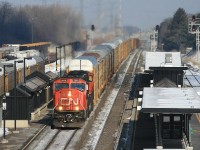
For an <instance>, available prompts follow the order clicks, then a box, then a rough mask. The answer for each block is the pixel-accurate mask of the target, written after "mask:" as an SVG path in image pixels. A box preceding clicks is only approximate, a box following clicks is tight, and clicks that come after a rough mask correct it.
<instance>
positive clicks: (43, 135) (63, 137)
mask: <svg viewBox="0 0 200 150" xmlns="http://www.w3.org/2000/svg"><path fill="white" fill-rule="evenodd" d="M76 132H77V130H60V129H54V130H52V129H51V128H50V126H49V125H44V126H43V127H42V128H41V129H40V130H38V131H37V133H36V134H35V135H34V136H33V137H32V138H31V139H29V140H28V141H27V143H26V144H24V145H23V146H22V147H21V149H22V150H29V149H37V150H55V149H59V150H65V149H67V147H68V145H69V144H70V142H71V140H72V139H73V137H74V136H75V133H76Z"/></svg>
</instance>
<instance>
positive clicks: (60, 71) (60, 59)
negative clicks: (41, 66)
mask: <svg viewBox="0 0 200 150" xmlns="http://www.w3.org/2000/svg"><path fill="white" fill-rule="evenodd" d="M61 48H62V46H59V47H56V72H57V71H58V68H57V67H58V62H57V60H58V56H57V55H58V49H60V76H61Z"/></svg>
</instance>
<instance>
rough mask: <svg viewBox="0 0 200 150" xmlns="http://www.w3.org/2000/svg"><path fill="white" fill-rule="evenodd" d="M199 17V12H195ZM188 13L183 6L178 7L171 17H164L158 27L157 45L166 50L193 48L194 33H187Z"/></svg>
mask: <svg viewBox="0 0 200 150" xmlns="http://www.w3.org/2000/svg"><path fill="white" fill-rule="evenodd" d="M195 15H196V17H200V14H195ZM188 17H192V15H188V14H187V13H186V12H185V10H184V9H183V8H178V10H177V11H176V12H175V14H174V16H173V17H172V18H167V19H165V20H164V21H163V22H162V23H161V24H160V28H159V47H161V45H162V44H164V45H163V49H164V50H166V51H172V50H178V51H180V50H184V49H186V48H187V47H193V49H195V42H196V41H195V36H196V35H195V34H190V33H188Z"/></svg>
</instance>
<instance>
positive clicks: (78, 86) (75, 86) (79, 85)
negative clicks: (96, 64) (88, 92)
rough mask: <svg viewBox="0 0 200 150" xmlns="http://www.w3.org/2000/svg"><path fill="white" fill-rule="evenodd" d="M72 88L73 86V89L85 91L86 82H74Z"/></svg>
mask: <svg viewBox="0 0 200 150" xmlns="http://www.w3.org/2000/svg"><path fill="white" fill-rule="evenodd" d="M70 88H72V89H78V90H80V91H84V90H85V84H83V83H72V84H71V85H70Z"/></svg>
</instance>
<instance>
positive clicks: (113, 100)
mask: <svg viewBox="0 0 200 150" xmlns="http://www.w3.org/2000/svg"><path fill="white" fill-rule="evenodd" d="M140 54H141V52H140V51H138V52H137V53H132V54H131V55H130V57H129V59H127V61H126V62H125V63H123V65H122V66H121V67H120V69H119V70H118V72H117V74H116V76H115V77H114V80H113V82H112V83H111V86H110V87H109V90H110V93H108V94H106V95H104V96H103V97H102V99H106V102H105V105H104V107H102V108H101V112H100V113H99V114H98V116H97V119H96V120H95V121H94V123H93V126H92V128H91V130H90V131H89V133H88V134H89V136H88V137H87V140H86V141H85V142H83V143H85V144H83V147H82V149H113V147H114V143H115V141H116V138H117V136H118V129H119V123H120V116H121V115H122V112H123V108H124V104H125V103H124V93H125V91H127V90H128V89H129V87H130V81H131V78H132V71H133V68H132V69H131V71H130V70H128V68H129V66H132V67H134V66H135V64H136V63H137V61H136V60H138V57H139V56H140ZM121 87H122V88H121ZM120 89H122V90H120ZM119 93H120V94H119Z"/></svg>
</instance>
